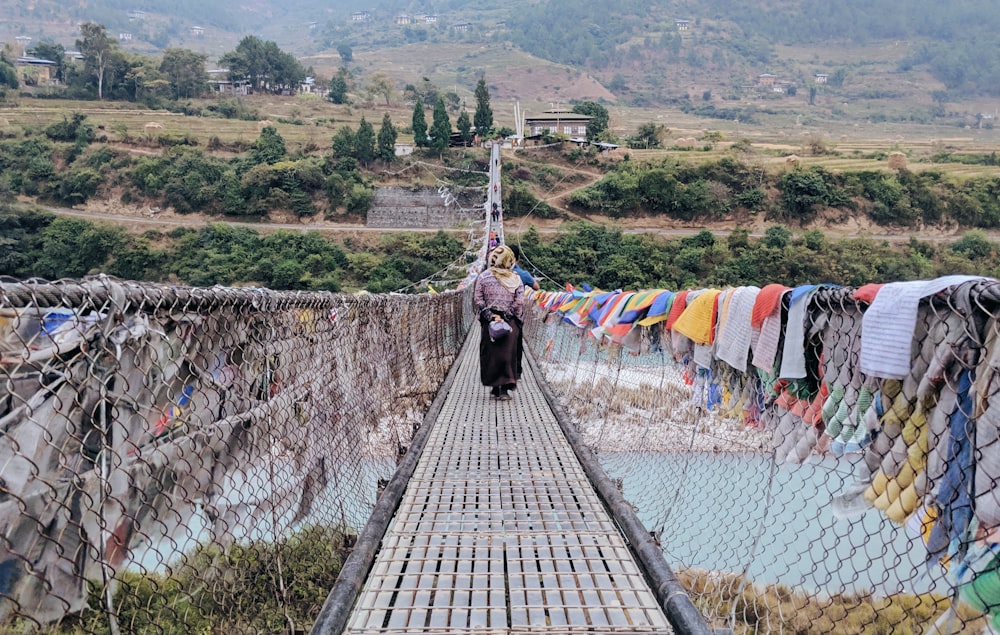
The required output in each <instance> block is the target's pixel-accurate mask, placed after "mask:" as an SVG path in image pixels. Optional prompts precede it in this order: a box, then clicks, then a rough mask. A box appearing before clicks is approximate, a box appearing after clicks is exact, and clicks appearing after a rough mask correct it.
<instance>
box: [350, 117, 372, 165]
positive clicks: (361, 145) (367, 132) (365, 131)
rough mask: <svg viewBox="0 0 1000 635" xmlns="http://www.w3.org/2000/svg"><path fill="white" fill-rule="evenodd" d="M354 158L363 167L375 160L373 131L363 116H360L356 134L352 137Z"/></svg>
mask: <svg viewBox="0 0 1000 635" xmlns="http://www.w3.org/2000/svg"><path fill="white" fill-rule="evenodd" d="M354 156H355V157H356V158H357V159H358V161H361V163H363V164H365V165H368V163H369V162H371V160H372V159H374V158H375V129H374V128H372V125H371V124H370V123H368V120H367V119H365V116H364V115H361V123H360V124H358V133H357V134H356V135H354Z"/></svg>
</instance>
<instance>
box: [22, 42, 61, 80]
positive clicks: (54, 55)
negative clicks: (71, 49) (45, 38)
mask: <svg viewBox="0 0 1000 635" xmlns="http://www.w3.org/2000/svg"><path fill="white" fill-rule="evenodd" d="M28 53H29V54H30V55H34V56H35V57H37V58H40V59H43V60H49V61H50V62H55V63H56V79H58V80H59V81H61V82H64V81H66V48H65V47H64V46H63V45H62V44H53V43H51V42H39V43H38V44H36V45H35V46H33V47H32V48H30V49H28Z"/></svg>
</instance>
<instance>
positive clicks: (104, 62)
mask: <svg viewBox="0 0 1000 635" xmlns="http://www.w3.org/2000/svg"><path fill="white" fill-rule="evenodd" d="M80 35H81V36H82V39H79V40H77V41H76V48H77V49H78V50H79V51H80V54H81V55H83V63H84V66H85V67H86V68H87V69H88V70H89V72H90V73H91V74H92V75H95V76H96V78H97V98H98V99H104V73H105V72H106V71H107V69H108V64H110V63H111V60H112V57H114V52H115V49H114V43H113V42H112V41H111V38H109V37H108V33H107V31H106V30H105V29H104V26H103V25H101V24H96V23H94V22H86V23H84V24H81V25H80Z"/></svg>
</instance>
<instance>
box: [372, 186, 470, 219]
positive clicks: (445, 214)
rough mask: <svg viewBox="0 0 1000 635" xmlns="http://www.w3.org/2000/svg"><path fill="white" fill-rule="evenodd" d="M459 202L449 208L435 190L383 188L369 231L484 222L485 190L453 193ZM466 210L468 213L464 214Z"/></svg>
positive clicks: (376, 196) (430, 188)
mask: <svg viewBox="0 0 1000 635" xmlns="http://www.w3.org/2000/svg"><path fill="white" fill-rule="evenodd" d="M451 193H452V195H453V196H454V197H455V200H454V201H452V202H451V203H450V204H449V205H445V199H444V197H443V196H442V195H440V194H438V191H437V190H436V189H434V188H432V187H425V188H420V189H416V190H414V189H412V188H408V187H380V188H378V189H376V190H375V200H374V201H372V207H371V209H370V210H368V222H367V225H368V226H369V227H386V228H400V229H404V228H405V229H409V228H427V227H430V228H449V227H457V226H458V225H460V224H462V223H463V222H468V221H472V220H482V219H483V218H485V214H486V212H485V211H484V208H483V201H484V200H486V194H485V192H484V190H483V189H482V188H469V189H466V190H464V191H460V190H456V189H453V190H451ZM463 210H464V211H463Z"/></svg>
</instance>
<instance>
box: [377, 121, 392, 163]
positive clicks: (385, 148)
mask: <svg viewBox="0 0 1000 635" xmlns="http://www.w3.org/2000/svg"><path fill="white" fill-rule="evenodd" d="M375 154H377V155H378V156H379V158H380V159H382V160H383V161H385V162H386V163H392V162H393V161H394V160H395V159H396V127H395V126H393V125H392V118H391V117H389V113H385V114H384V115H383V116H382V127H381V128H379V129H378V142H377V143H376V147H375Z"/></svg>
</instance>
